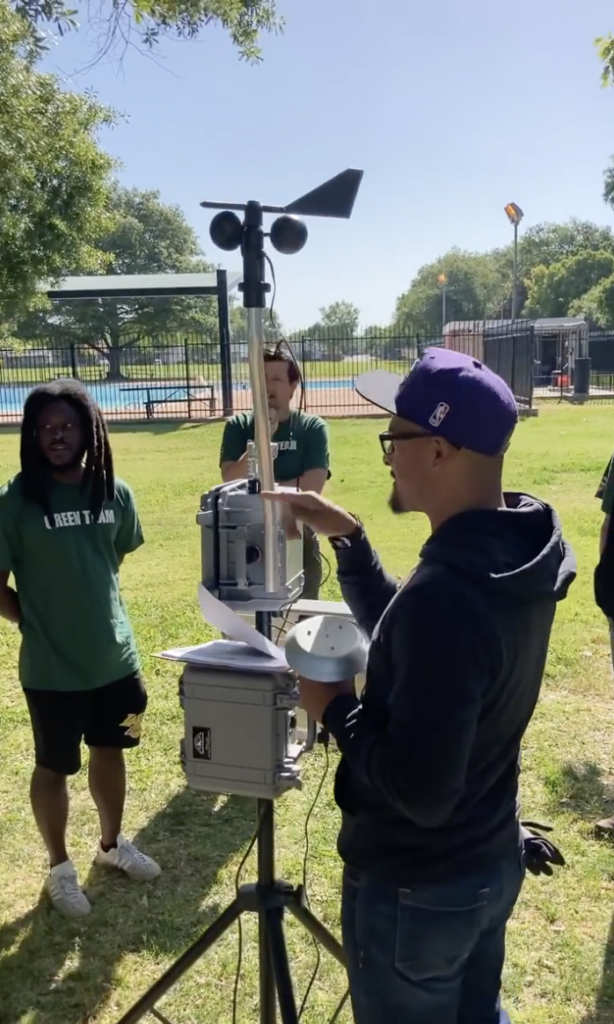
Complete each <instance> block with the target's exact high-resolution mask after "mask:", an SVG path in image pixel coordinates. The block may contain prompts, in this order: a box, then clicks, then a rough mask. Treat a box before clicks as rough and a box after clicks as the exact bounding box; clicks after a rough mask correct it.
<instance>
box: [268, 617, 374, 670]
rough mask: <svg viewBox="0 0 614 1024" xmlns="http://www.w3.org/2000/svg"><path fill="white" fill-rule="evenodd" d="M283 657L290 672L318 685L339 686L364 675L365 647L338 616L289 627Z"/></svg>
mask: <svg viewBox="0 0 614 1024" xmlns="http://www.w3.org/2000/svg"><path fill="white" fill-rule="evenodd" d="M284 651H285V655H286V658H287V661H288V664H289V666H290V668H291V669H294V671H295V672H298V674H299V675H300V676H304V677H305V679H313V680H315V681H316V682H318V683H341V682H343V681H344V680H345V679H353V678H354V676H356V675H359V673H361V672H364V671H365V668H366V665H367V655H368V646H367V641H366V639H365V637H364V636H363V634H362V633H361V632H360V630H359V629H358V626H356V625H355V623H353V622H351V621H350V620H349V619H344V618H341V617H340V616H337V615H315V616H314V617H313V618H310V619H303V621H302V622H297V624H296V625H295V626H293V627H292V629H291V630H290V632H289V633H288V636H287V638H286V643H285V647H284Z"/></svg>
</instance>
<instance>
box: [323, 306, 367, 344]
mask: <svg viewBox="0 0 614 1024" xmlns="http://www.w3.org/2000/svg"><path fill="white" fill-rule="evenodd" d="M359 320H360V310H359V308H358V306H355V305H354V304H353V303H352V302H344V301H341V302H331V304H330V306H323V307H322V308H321V309H320V323H321V325H322V327H324V328H325V330H331V331H332V330H335V331H337V332H338V333H341V334H346V335H349V336H353V335H354V334H356V331H357V330H358V323H359Z"/></svg>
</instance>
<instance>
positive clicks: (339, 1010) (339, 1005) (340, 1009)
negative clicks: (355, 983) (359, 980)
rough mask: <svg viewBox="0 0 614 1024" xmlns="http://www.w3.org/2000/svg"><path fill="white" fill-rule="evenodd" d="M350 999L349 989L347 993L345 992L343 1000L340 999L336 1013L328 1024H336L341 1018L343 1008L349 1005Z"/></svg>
mask: <svg viewBox="0 0 614 1024" xmlns="http://www.w3.org/2000/svg"><path fill="white" fill-rule="evenodd" d="M349 998H350V990H349V988H348V989H346V991H345V993H344V995H343V998H342V999H340V1001H339V1003H338V1005H337V1007H336V1008H335V1012H334V1013H333V1015H332V1017H331V1018H330V1020H329V1022H328V1024H335V1022H336V1021H338V1020H339V1017H340V1016H341V1011H342V1010H343V1007H344V1006H345V1004H346V1003H347V1001H348V999H349Z"/></svg>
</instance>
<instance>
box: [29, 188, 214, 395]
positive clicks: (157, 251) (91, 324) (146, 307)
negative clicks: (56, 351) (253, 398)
mask: <svg viewBox="0 0 614 1024" xmlns="http://www.w3.org/2000/svg"><path fill="white" fill-rule="evenodd" d="M109 213H110V215H111V217H112V221H111V225H110V228H109V229H108V230H107V231H105V232H104V233H102V234H101V235H100V236H99V237H98V238H97V239H96V247H97V249H98V250H100V251H101V252H103V253H105V254H106V256H107V260H108V265H107V273H109V274H161V273H190V272H195V271H211V270H212V269H213V267H212V266H211V265H210V264H208V263H206V262H205V261H204V259H203V258H202V253H201V251H200V246H199V244H198V240H197V238H196V235H195V233H194V231H193V229H192V228H191V227H190V225H189V224H188V223H187V221H186V220H185V217H184V215H183V213H182V212H181V210H180V209H179V208H178V207H176V206H167V205H165V204H164V203H162V202H160V196H159V193H157V192H140V191H139V190H138V189H124V188H121V187H119V186H118V185H116V186H115V187H114V189H113V192H112V194H111V200H110V203H109ZM78 271H79V267H78V266H74V265H73V266H72V267H70V268H68V272H69V273H70V272H72V273H77V272H78ZM184 330H185V331H190V330H199V331H205V332H208V333H210V334H211V336H212V337H214V336H215V331H216V312H215V306H214V303H213V301H212V300H211V299H203V298H191V297H168V296H163V297H159V298H158V297H152V296H143V297H141V298H135V299H88V300H87V301H79V302H58V303H55V304H54V305H53V306H50V307H48V308H47V309H45V310H40V309H39V310H36V311H35V312H33V313H31V314H30V315H29V316H27V317H25V318H24V319H23V320H22V321H21V322H20V323H18V324H17V326H16V329H15V333H16V334H17V336H18V337H21V338H26V339H28V340H35V339H36V340H38V341H40V342H47V343H51V344H53V345H63V346H65V345H67V344H68V343H69V342H80V343H82V344H86V345H88V346H89V347H90V348H92V349H94V350H95V351H96V352H98V353H99V354H100V355H101V356H103V357H104V358H106V359H107V361H108V364H109V378H110V379H115V380H117V379H119V378H120V377H121V353H122V349H123V348H125V347H126V346H128V345H134V344H136V343H138V342H139V341H140V340H141V339H143V338H151V337H152V336H154V335H159V334H163V333H166V332H176V331H184Z"/></svg>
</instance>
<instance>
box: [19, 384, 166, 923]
mask: <svg viewBox="0 0 614 1024" xmlns="http://www.w3.org/2000/svg"><path fill="white" fill-rule="evenodd" d="M142 543H143V535H142V532H141V526H140V523H139V519H138V516H137V511H136V508H135V504H134V498H133V495H132V491H131V490H130V488H129V487H128V486H127V485H126V484H125V483H123V481H121V480H118V479H116V478H115V475H114V472H113V456H112V453H111V446H110V444H109V437H108V434H107V428H106V424H105V422H104V419H103V416H102V413H101V411H100V409H99V407H98V406H97V405H96V403H95V402H94V401H93V399H92V397H91V395H90V394H89V392H88V391H87V390H86V388H84V387H83V385H82V384H80V383H79V382H78V381H72V380H68V381H56V382H54V383H52V384H44V385H41V386H40V387H37V388H35V389H34V391H32V392H31V393H30V395H29V396H28V398H27V400H26V403H25V407H24V415H23V422H22V427H21V472H20V473H18V474H17V476H16V477H14V479H12V480H10V481H9V482H8V483H6V484H5V485H4V486H3V487H2V488H0V615H2V616H3V617H4V618H5V619H8V620H9V621H11V622H15V623H16V624H17V625H18V626H19V629H20V632H21V652H20V657H19V675H20V680H21V683H22V686H23V688H24V692H25V697H26V701H27V704H28V709H29V712H30V718H31V721H32V729H33V733H34V746H35V755H36V763H35V768H34V774H33V776H32V784H31V790H30V795H31V801H32V810H33V812H34V818H35V820H36V824H37V826H38V828H39V831H40V833H41V836H42V838H43V840H44V843H45V846H46V847H47V851H48V853H49V860H50V873H49V876H48V878H47V881H46V889H47V892H48V893H49V896H50V898H51V902H52V904H53V905H54V906H55V907H56V908H57V909H58V910H59V911H61V912H62V913H64V914H66V915H68V916H71V917H82V916H84V915H85V914H88V913H89V911H90V909H91V908H90V904H89V901H88V899H87V897H86V895H85V893H84V892H83V891H82V890H81V888H80V886H79V882H78V878H77V873H76V871H75V868H74V866H73V864H72V862H71V860H70V858H69V856H68V852H67V849H66V825H67V820H68V791H67V786H66V778H67V776H69V775H75V774H76V773H77V772H78V771H79V770H80V767H81V743H82V741H84V742H85V743H86V745H87V746H88V747H89V750H90V758H89V787H90V793H91V795H92V798H93V800H94V803H95V804H96V807H97V810H98V815H99V818H100V844H99V847H98V852H97V854H96V862H97V863H98V864H100V865H102V866H104V867H111V868H116V869H118V870H120V871H123V872H124V873H125V874H126V875H127V876H128V877H129V878H131V879H134V880H136V881H149V880H150V879H152V878H155V877H157V875H159V874H160V868H159V866H158V865H157V864H156V863H155V861H153V860H152V859H151V858H150V857H147V856H145V854H143V853H141V852H140V850H138V849H137V848H136V847H135V846H134V845H133V844H132V843H130V842H128V840H127V839H125V838H124V837H123V835H122V834H121V823H122V816H123V810H124V801H125V793H126V774H125V764H124V754H123V751H124V749H127V748H129V747H136V746H138V744H139V740H140V735H141V724H142V720H143V715H144V713H145V708H146V706H147V694H146V691H145V688H144V686H143V682H142V680H141V675H140V672H139V658H138V654H137V650H136V645H135V641H134V636H133V632H132V627H131V625H130V621H129V619H128V615H127V613H126V609H125V607H124V603H123V600H122V597H121V594H120V588H119V567H120V565H121V563H122V560H123V558H124V556H125V555H127V554H129V553H130V552H131V551H135V550H136V549H137V548H138V547H140V546H141V544H142ZM11 574H12V575H13V577H14V580H15V589H13V588H12V587H10V586H9V577H10V575H11Z"/></svg>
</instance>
